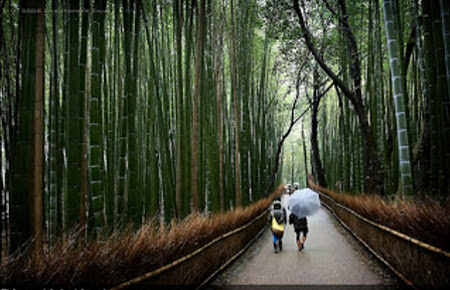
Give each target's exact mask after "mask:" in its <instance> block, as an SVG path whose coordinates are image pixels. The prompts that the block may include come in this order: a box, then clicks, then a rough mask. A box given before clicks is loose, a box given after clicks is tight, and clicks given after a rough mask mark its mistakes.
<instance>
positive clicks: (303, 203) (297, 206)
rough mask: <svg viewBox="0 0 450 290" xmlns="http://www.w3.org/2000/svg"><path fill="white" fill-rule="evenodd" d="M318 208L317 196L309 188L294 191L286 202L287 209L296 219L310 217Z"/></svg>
mask: <svg viewBox="0 0 450 290" xmlns="http://www.w3.org/2000/svg"><path fill="white" fill-rule="evenodd" d="M319 207H320V200H319V195H318V194H317V193H316V192H315V191H313V190H311V189H309V188H304V189H300V190H296V191H295V192H294V193H293V194H292V195H291V197H290V198H289V201H288V209H289V210H290V212H291V213H293V214H294V215H296V216H297V217H298V218H304V217H307V216H310V215H312V214H313V213H315V212H316V211H317V210H318V209H319Z"/></svg>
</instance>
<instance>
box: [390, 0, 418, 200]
mask: <svg viewBox="0 0 450 290" xmlns="http://www.w3.org/2000/svg"><path fill="white" fill-rule="evenodd" d="M383 6H384V17H385V25H386V40H387V45H388V49H389V58H390V67H391V77H392V84H393V89H394V105H395V116H396V121H397V140H398V153H399V162H400V167H399V168H400V174H401V189H402V199H410V198H412V197H413V187H412V184H413V181H412V173H411V162H410V153H409V147H410V146H409V140H408V126H407V119H406V112H405V101H404V91H403V85H402V77H401V62H400V51H399V45H398V36H397V35H396V31H397V28H396V27H395V14H394V3H393V1H390V0H384V5H383Z"/></svg>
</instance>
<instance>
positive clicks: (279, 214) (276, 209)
mask: <svg viewBox="0 0 450 290" xmlns="http://www.w3.org/2000/svg"><path fill="white" fill-rule="evenodd" d="M272 213H273V217H274V218H275V220H276V221H277V223H278V224H282V223H283V222H284V214H283V208H282V207H281V202H275V203H274V204H273V211H272Z"/></svg>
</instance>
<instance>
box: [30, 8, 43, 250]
mask: <svg viewBox="0 0 450 290" xmlns="http://www.w3.org/2000/svg"><path fill="white" fill-rule="evenodd" d="M37 6H38V9H40V11H39V12H38V14H37V23H36V77H35V97H34V152H33V155H34V162H33V167H34V168H33V199H34V201H33V205H34V253H35V256H36V257H41V255H42V226H43V224H44V215H43V209H44V207H43V189H44V184H43V181H44V132H43V131H44V117H43V115H44V60H45V34H44V27H45V13H44V9H45V1H43V0H41V1H39V3H37Z"/></svg>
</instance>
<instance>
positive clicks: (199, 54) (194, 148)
mask: <svg viewBox="0 0 450 290" xmlns="http://www.w3.org/2000/svg"><path fill="white" fill-rule="evenodd" d="M205 6H206V0H201V2H200V11H199V15H198V22H197V48H196V60H195V85H194V96H193V98H194V107H193V110H192V165H191V170H192V202H193V205H192V206H193V211H194V212H195V211H197V210H198V175H197V173H198V172H197V170H198V168H197V151H198V140H197V139H198V133H197V132H198V99H199V94H200V79H201V71H202V67H201V66H202V57H203V56H202V54H203V18H204V17H205Z"/></svg>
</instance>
